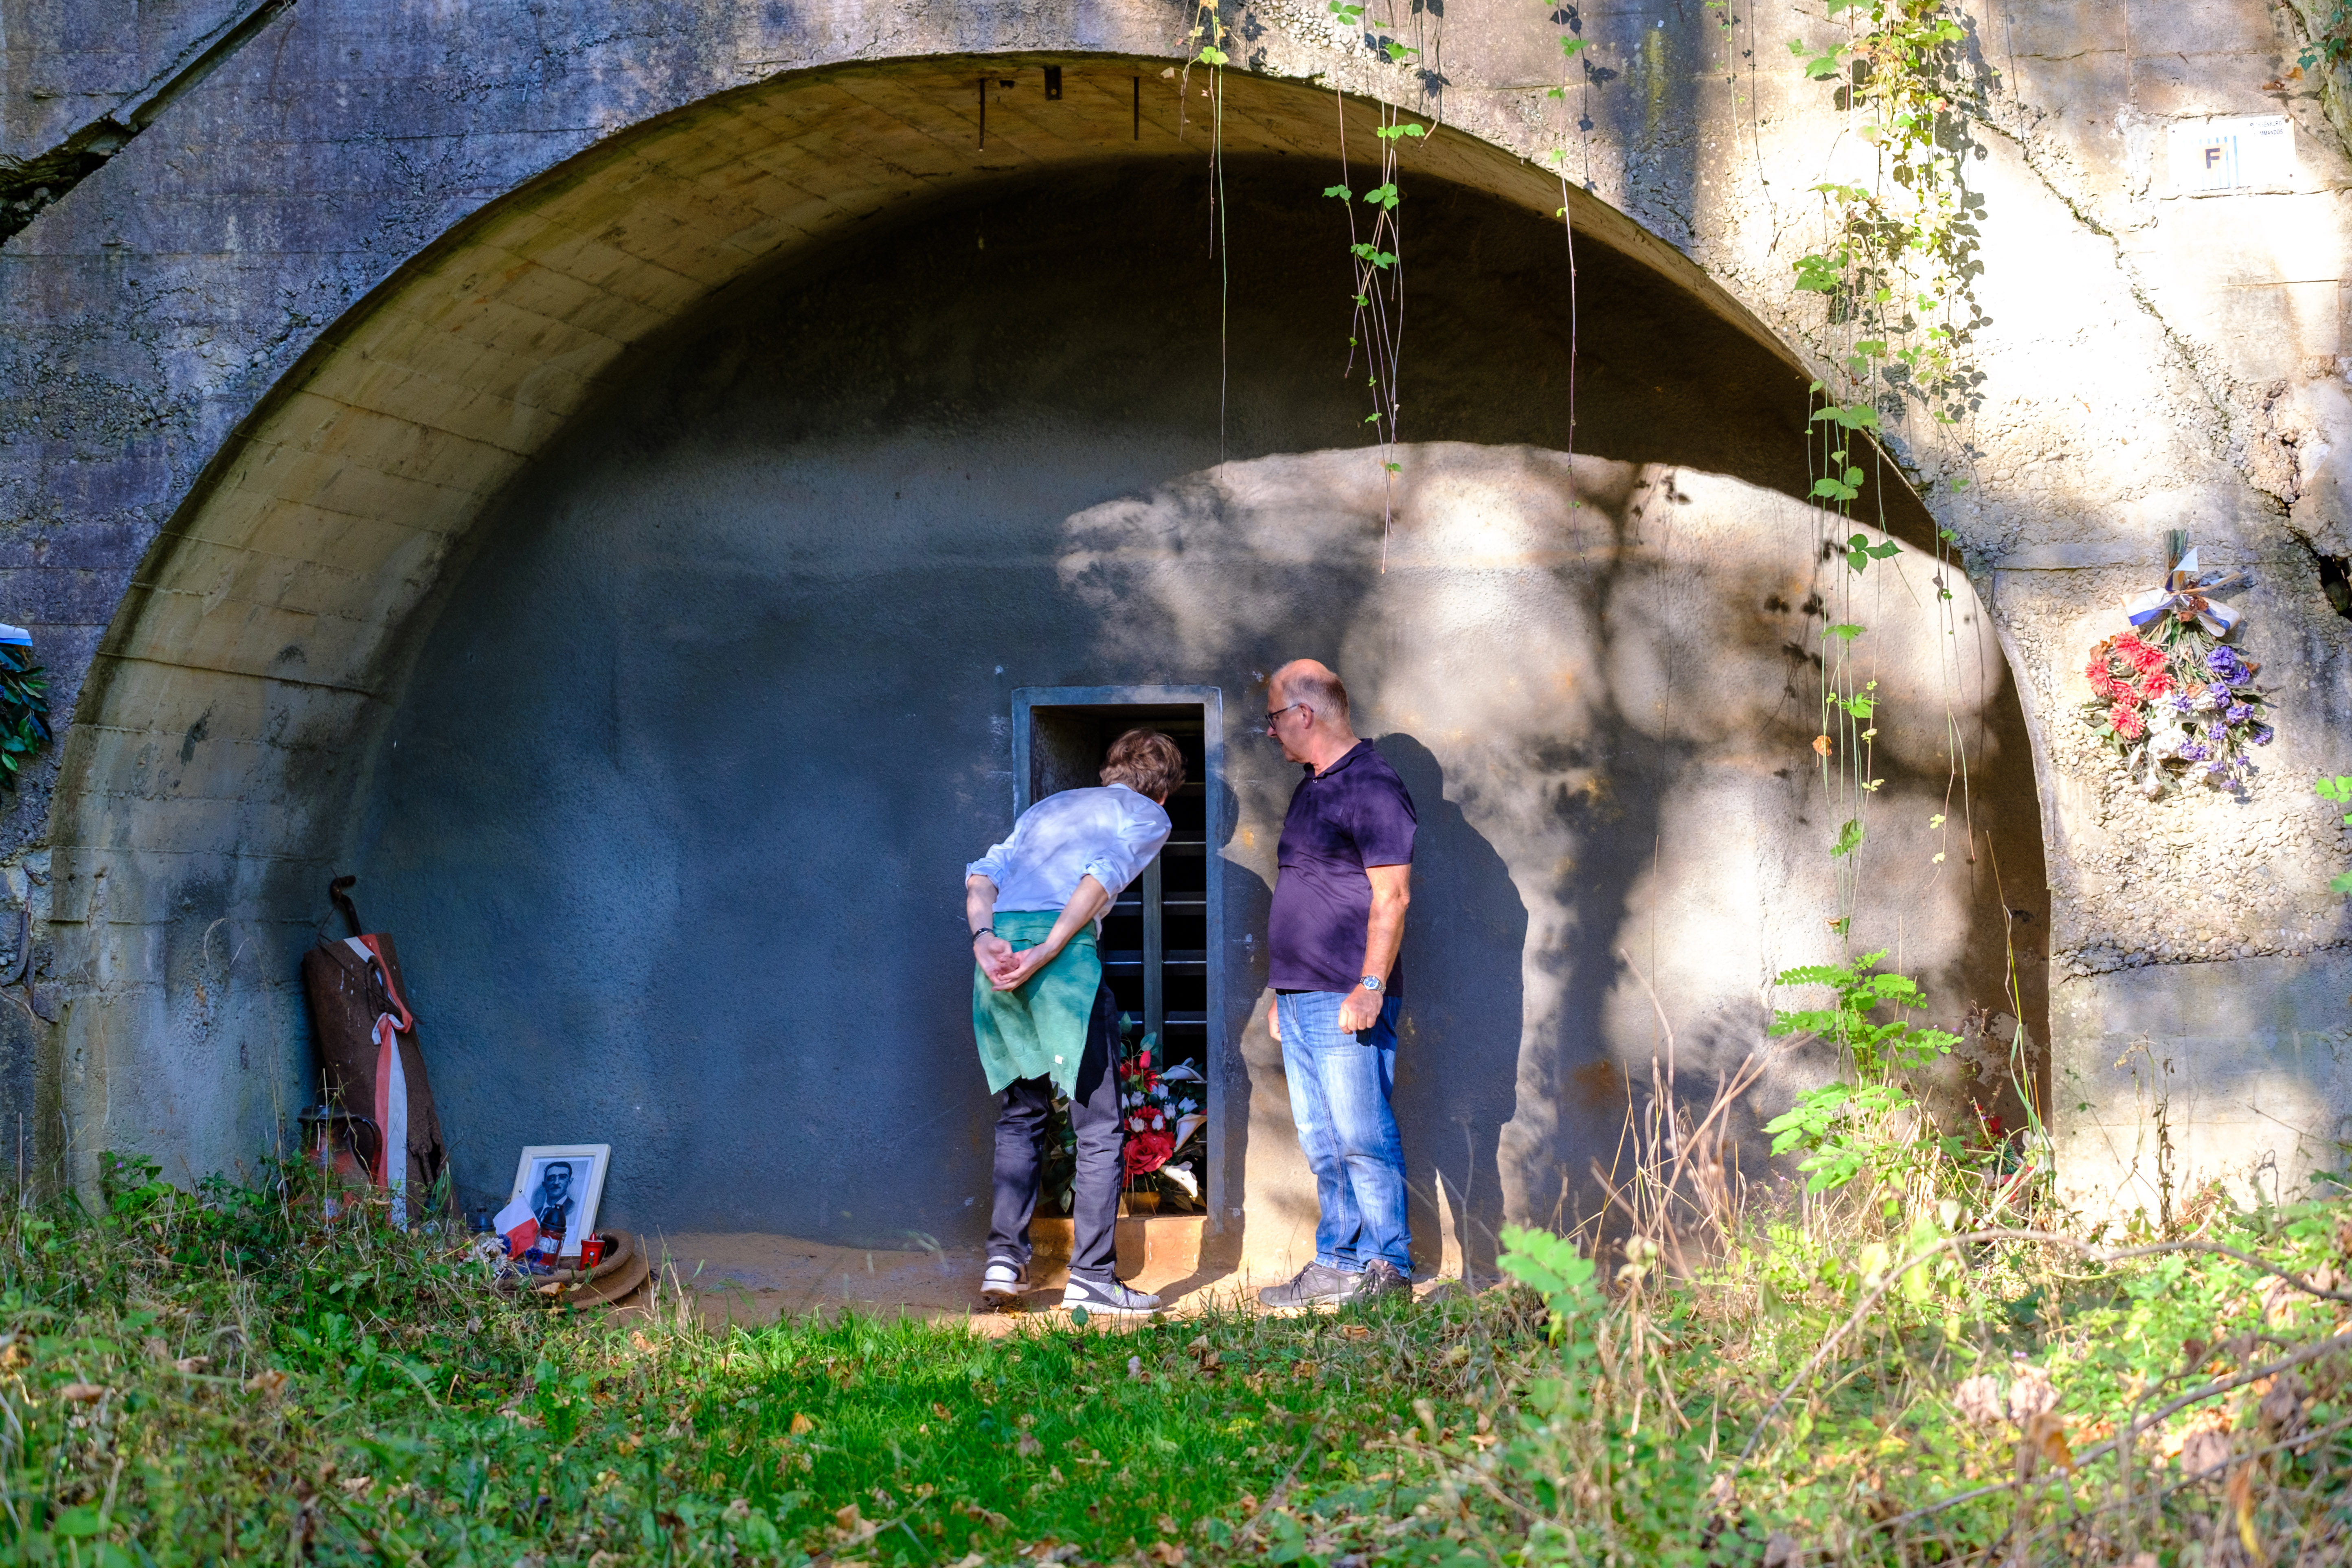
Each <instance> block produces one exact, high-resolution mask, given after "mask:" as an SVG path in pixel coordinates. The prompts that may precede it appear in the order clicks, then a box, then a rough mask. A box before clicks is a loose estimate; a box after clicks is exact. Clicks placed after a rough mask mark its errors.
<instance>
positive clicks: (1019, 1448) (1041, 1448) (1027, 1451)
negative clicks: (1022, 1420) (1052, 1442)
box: [1013, 1432, 1045, 1459]
mask: <svg viewBox="0 0 2352 1568" xmlns="http://www.w3.org/2000/svg"><path fill="white" fill-rule="evenodd" d="M1013 1452H1014V1453H1016V1454H1018V1455H1020V1456H1021V1457H1022V1458H1024V1459H1034V1458H1036V1457H1037V1456H1038V1455H1040V1454H1042V1453H1044V1452H1045V1444H1043V1443H1040V1442H1039V1441H1037V1439H1036V1437H1035V1436H1034V1435H1032V1434H1030V1433H1027V1432H1024V1433H1022V1434H1021V1436H1020V1437H1019V1438H1018V1439H1017V1440H1015V1441H1014V1443H1013Z"/></svg>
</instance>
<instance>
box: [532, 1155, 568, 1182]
mask: <svg viewBox="0 0 2352 1568" xmlns="http://www.w3.org/2000/svg"><path fill="white" fill-rule="evenodd" d="M558 1171H561V1172H562V1173H564V1174H565V1175H567V1176H568V1175H570V1174H571V1173H572V1162H571V1161H569V1160H550V1161H549V1162H548V1163H546V1164H544V1165H541V1167H540V1168H539V1179H540V1180H541V1181H542V1182H543V1181H545V1180H547V1178H548V1177H550V1176H551V1175H553V1174H555V1173H556V1172H558Z"/></svg>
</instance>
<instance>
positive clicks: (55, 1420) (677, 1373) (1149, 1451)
mask: <svg viewBox="0 0 2352 1568" xmlns="http://www.w3.org/2000/svg"><path fill="white" fill-rule="evenodd" d="M1937 1181H1938V1182H1941V1183H1943V1184H1944V1190H1957V1191H1960V1192H1962V1193H1963V1194H1964V1195H1966V1193H1967V1189H1966V1184H1965V1182H1964V1181H1962V1180H1961V1179H1959V1178H1958V1177H1955V1176H1953V1175H1952V1173H1944V1174H1943V1175H1942V1176H1938V1177H1937ZM1978 1195H1979V1196H1980V1195H1981V1194H1978ZM1941 1201H1948V1200H1942V1199H1938V1198H1936V1197H1935V1196H1934V1194H1932V1193H1930V1192H1927V1191H1925V1190H1923V1192H1922V1193H1920V1194H1913V1195H1912V1196H1910V1197H1908V1198H1906V1196H1905V1195H1904V1194H1901V1193H1890V1192H1885V1191H1881V1190H1877V1189H1872V1190H1868V1191H1858V1190H1850V1191H1849V1192H1848V1193H1846V1194H1844V1195H1843V1199H1842V1200H1841V1201H1840V1202H1836V1203H1829V1202H1822V1203H1816V1204H1815V1205H1813V1206H1812V1208H1811V1210H1810V1212H1809V1213H1808V1214H1807V1215H1806V1216H1805V1223H1804V1224H1802V1225H1798V1224H1795V1223H1793V1222H1790V1221H1774V1220H1772V1219H1771V1217H1770V1216H1769V1215H1759V1218H1758V1220H1757V1221H1756V1222H1755V1223H1749V1222H1748V1221H1747V1220H1744V1219H1727V1220H1726V1221H1725V1222H1724V1223H1723V1224H1722V1225H1721V1226H1719V1227H1718V1228H1717V1231H1716V1233H1714V1234H1713V1235H1712V1236H1710V1235H1708V1234H1707V1233H1706V1232H1705V1230H1704V1229H1703V1227H1699V1226H1692V1227H1689V1228H1687V1229H1685V1231H1682V1232H1675V1231H1673V1230H1672V1229H1671V1227H1665V1241H1666V1245H1665V1246H1664V1247H1662V1248H1660V1247H1650V1246H1645V1245H1644V1244H1643V1242H1639V1241H1637V1242H1633V1244H1632V1245H1631V1247H1628V1246H1627V1245H1625V1244H1624V1243H1616V1244H1612V1246H1611V1247H1608V1248H1606V1249H1605V1251H1606V1253H1607V1259H1606V1264H1605V1266H1604V1267H1601V1268H1598V1269H1595V1268H1594V1267H1593V1262H1592V1258H1591V1238H1590V1237H1587V1238H1585V1242H1586V1250H1585V1251H1582V1252H1580V1251H1578V1250H1577V1249H1576V1247H1573V1246H1571V1245H1570V1244H1568V1243H1564V1242H1559V1241H1557V1240H1556V1239H1555V1238H1545V1237H1540V1236H1536V1235H1530V1236H1528V1237H1517V1238H1516V1240H1517V1250H1516V1251H1514V1252H1513V1253H1512V1254H1511V1255H1510V1257H1511V1265H1512V1267H1513V1268H1515V1269H1517V1271H1518V1272H1519V1273H1521V1274H1522V1275H1524V1276H1525V1277H1526V1278H1527V1279H1528V1280H1529V1281H1530V1282H1531V1285H1532V1287H1534V1288H1531V1287H1530V1286H1529V1285H1519V1286H1513V1287H1510V1288H1507V1289H1499V1290H1495V1291H1490V1292H1487V1293H1485V1294H1483V1295H1480V1296H1476V1297H1466V1296H1457V1297H1455V1298H1454V1299H1452V1300H1446V1301H1444V1302H1440V1303H1428V1304H1423V1305H1422V1306H1420V1307H1413V1306H1411V1305H1409V1304H1398V1303H1394V1302H1383V1303H1381V1304H1379V1305H1378V1306H1377V1307H1376V1308H1374V1309H1371V1310H1366V1311H1362V1312H1348V1313H1342V1314H1339V1315H1337V1316H1331V1317H1320V1318H1303V1319H1288V1320H1281V1319H1270V1318H1264V1317H1258V1316H1255V1315H1247V1314H1237V1313H1224V1314H1218V1313H1210V1314H1206V1315H1203V1316H1201V1317H1197V1318H1189V1319H1185V1320H1182V1321H1173V1322H1169V1323H1164V1324H1160V1325H1155V1326H1151V1327H1148V1328H1142V1329H1138V1330H1134V1331H1103V1330H1101V1329H1100V1328H1099V1327H1097V1328H1096V1329H1094V1330H1092V1331H1077V1330H1076V1329H1074V1328H1073V1327H1072V1326H1071V1325H1069V1324H1068V1323H1067V1322H1066V1321H1064V1320H1062V1319H1060V1318H1059V1317H1058V1316H1047V1317H1043V1318H1041V1319H1039V1320H1038V1321H1035V1322H1034V1323H1031V1324H1026V1325H1024V1326H1023V1327H1022V1328H1021V1329H1020V1330H1019V1331H1016V1332H1014V1333H1013V1334H1011V1335H1009V1336H1006V1337H1003V1338H990V1337H987V1336H982V1335H976V1334H972V1333H970V1332H967V1331H964V1330H963V1329H961V1327H960V1326H957V1325H933V1324H925V1323H921V1322H914V1321H901V1322H881V1321H873V1320H869V1319H862V1318H857V1317H852V1316H843V1317H838V1318H833V1319H827V1320H808V1321H795V1322H786V1323H782V1324H779V1325H776V1326H775V1327H772V1328H769V1329H763V1330H758V1331H744V1330H741V1329H733V1330H729V1331H723V1332H713V1331H706V1330H705V1329H703V1328H701V1327H700V1326H699V1325H698V1322H697V1321H695V1320H693V1319H692V1318H691V1317H690V1316H689V1315H688V1314H687V1313H685V1312H683V1311H681V1310H678V1303H677V1300H676V1299H675V1297H672V1298H669V1299H668V1300H667V1301H666V1302H665V1303H664V1304H663V1306H662V1309H661V1310H658V1311H656V1313H655V1314H654V1315H653V1316H652V1317H650V1318H643V1317H641V1318H637V1319H634V1320H618V1321H616V1320H613V1319H605V1318H591V1317H584V1316H583V1317H573V1316H572V1315H570V1314H568V1313H564V1312H560V1311H550V1310H546V1309H545V1308H543V1307H540V1306H535V1305H533V1304H532V1303H531V1301H530V1299H529V1298H520V1299H517V1298H511V1297H508V1296H502V1295H500V1294H499V1293H498V1292H497V1291H495V1290H493V1289H490V1288H489V1287H488V1284H487V1283H486V1282H485V1280H484V1279H482V1277H481V1271H480V1266H479V1265H478V1263H476V1262H474V1261H473V1260H472V1259H470V1258H468V1257H467V1255H466V1253H465V1251H464V1248H463V1247H461V1246H457V1245H453V1242H452V1240H451V1238H446V1237H439V1236H436V1235H435V1234H433V1233H430V1232H427V1231H425V1230H421V1229H420V1230H415V1231H410V1232H406V1233H403V1232H398V1231H394V1230H392V1229H390V1228H389V1227H387V1226H383V1225H382V1224H381V1223H379V1222H377V1221H376V1220H375V1219H373V1218H362V1220H360V1221H359V1222H357V1223H352V1222H344V1223H340V1224H337V1225H334V1226H327V1225H324V1224H321V1223H320V1222H318V1221H317V1220H316V1219H315V1217H314V1211H313V1210H311V1209H310V1207H309V1206H307V1205H305V1204H303V1203H302V1202H301V1201H300V1198H299V1192H295V1193H289V1192H284V1191H276V1192H272V1191H262V1192H256V1191H239V1190H236V1189H232V1188H228V1187H226V1186H219V1185H215V1186H214V1187H212V1188H210V1189H208V1190H207V1191H206V1192H205V1193H204V1194H194V1195H191V1194H179V1193H174V1192H173V1191H172V1190H171V1189H169V1188H167V1187H164V1186H163V1185H161V1184H157V1183H155V1182H153V1181H152V1178H150V1177H148V1176H147V1175H146V1174H145V1173H141V1172H138V1171H135V1170H131V1171H124V1170H118V1171H117V1173H116V1177H115V1179H114V1181H113V1182H112V1183H111V1184H110V1189H109V1194H108V1198H107V1202H106V1204H105V1205H104V1207H103V1210H102V1212H98V1213H83V1212H81V1211H79V1210H77V1209H74V1208H72V1207H69V1206H68V1207H59V1208H51V1209H48V1210H44V1211H41V1212H27V1211H16V1212H15V1213H14V1214H13V1215H11V1216H10V1218H9V1220H8V1222H7V1224H6V1226H5V1235H0V1328H5V1336H0V1479H5V1508H0V1555H5V1557H6V1558H8V1559H9V1560H14V1561H20V1562H42V1563H68V1564H74V1565H76V1568H79V1565H81V1564H91V1565H94V1568H110V1565H114V1564H130V1563H229V1562H240V1563H241V1562H260V1561H267V1562H270V1563H289V1562H298V1561H303V1560H308V1561H311V1562H318V1563H436V1564H437V1563H482V1564H493V1565H495V1568H514V1565H515V1564H518V1563H520V1564H522V1565H523V1568H553V1565H554V1564H559V1563H565V1564H569V1563H580V1564H593V1565H595V1568H614V1565H616V1564H621V1563H632V1564H634V1563H663V1564H670V1563H782V1564H785V1565H787V1568H798V1565H802V1564H805V1563H809V1562H811V1561H812V1560H814V1561H819V1562H822V1563H825V1564H827V1565H828V1568H839V1565H842V1564H847V1563H870V1564H874V1565H876V1568H879V1565H881V1564H885V1563H888V1564H906V1565H910V1568H911V1565H916V1564H923V1565H930V1564H940V1565H942V1568H953V1565H961V1568H982V1564H990V1565H996V1564H1015V1563H1026V1564H1029V1565H1031V1568H1034V1565H1036V1564H1038V1563H1052V1562H1062V1561H1077V1562H1083V1563H1113V1562H1117V1563H1130V1564H1134V1565H1135V1568H1147V1565H1151V1564H1157V1565H1160V1568H1176V1565H1179V1564H1203V1565H1205V1564H1215V1563H1239V1562H1252V1563H1275V1564H1291V1563H1300V1564H1312V1565H1315V1568H1343V1565H1344V1568H1369V1565H1371V1564H1381V1565H1392V1568H1419V1565H1423V1564H1426V1565H1427V1568H1468V1565H1469V1564H1471V1563H1496V1564H1511V1565H1513V1568H1517V1565H1520V1564H1535V1563H1625V1564H1632V1563H1642V1564H1651V1563H1692V1564H1699V1563H1706V1564H1717V1563H1720V1564H1759V1563H1769V1564H1772V1565H1773V1568H1782V1565H1788V1568H1793V1565H1795V1564H1798V1563H1819V1562H1826V1561H1831V1560H1837V1561H1849V1562H1885V1563H1929V1562H1944V1563H1958V1562H1982V1563H2011V1562H2018V1563H2045V1562H2047V1563H2095V1564H2099V1565H2100V1568H2108V1565H2111V1564H2112V1565H2118V1568H2122V1565H2129V1564H2134V1563H2139V1564H2140V1565H2141V1568H2147V1563H2148V1562H2151V1561H2152V1562H2153V1563H2155V1564H2156V1565H2157V1568H2187V1565H2189V1564H2192V1563H2193V1564H2197V1565H2198V1568H2234V1565H2236V1564H2238V1563H2247V1564H2252V1563H2263V1564H2265V1565H2268V1564H2277V1563H2318V1562H2340V1561H2345V1560H2347V1559H2352V1498H2347V1490H2346V1487H2345V1481H2344V1478H2346V1477H2347V1476H2352V1444H2347V1430H2352V1396H2347V1385H2352V1361H2347V1356H2346V1354H2345V1353H2344V1346H2343V1345H2342V1344H2341V1343H2338V1342H2336V1338H2335V1336H2337V1335H2340V1334H2343V1333H2344V1332H2345V1331H2346V1330H2347V1326H2352V1320H2347V1302H2345V1301H2340V1300H2331V1299H2329V1298H2328V1297H2327V1296H2326V1295H2325V1294H2319V1293H2315V1292H2325V1291H2327V1290H2330V1289H2337V1290H2338V1291H2339V1293H2342V1294H2347V1295H2352V1292H2347V1291H2341V1290H2340V1287H2339V1286H2338V1285H2337V1283H2336V1282H2337V1281H2338V1280H2340V1279H2343V1277H2345V1276H2346V1275H2347V1274H2352V1258H2347V1253H2352V1210H2347V1206H2346V1205H2341V1204H2312V1205H2298V1206H2295V1207H2292V1208H2285V1209H2270V1210H2259V1211H2237V1210H2232V1209H2231V1208H2229V1207H2228V1206H2227V1205H2224V1204H2222V1203H2221V1202H2220V1201H2219V1200H2218V1198H2216V1197H2212V1196H2210V1195H2209V1197H2208V1198H2207V1200H2206V1201H2204V1202H2203V1203H2202V1204H2201V1205H2197V1206H2196V1207H2195V1211H2194V1212H2195V1214H2196V1215H2197V1216H2198V1217H2196V1218H2194V1219H2193V1220H2191V1221H2189V1222H2184V1223H2183V1224H2182V1225H2180V1226H2174V1227H2172V1228H2171V1230H2170V1232H2169V1233H2168V1234H2158V1233H2155V1232H2149V1233H2147V1234H2143V1235H2131V1236H2122V1237H2101V1238H2098V1244H2097V1245H2096V1246H2093V1245H2092V1243H2091V1241H2090V1239H2089V1238H2077V1239H2074V1240H2065V1239H2059V1240H2051V1239H2037V1238H2035V1237H2031V1236H2026V1237H2021V1236H2020V1235H2018V1234H2016V1233H2015V1232H2014V1231H2011V1233H2010V1234H2005V1235H1999V1236H1993V1235H1984V1234H1976V1235H1974V1236H1973V1238H1971V1236H1970V1235H1967V1234H1963V1235H1955V1234H1953V1233H1952V1231H1951V1230H1950V1229H1949V1228H1948V1221H1946V1220H1945V1219H1944V1218H1943V1217H1942V1216H1943V1215H1945V1214H1949V1213H1950V1212H1951V1211H1949V1210H1941V1211H1939V1210H1937V1209H1936V1208H1935V1207H1933V1206H1931V1205H1932V1204H1933V1203H1935V1202H1941ZM1952 1217H1953V1218H1954V1219H1958V1218H1959V1217H1960V1216H1959V1215H1952ZM2037 1217H2038V1218H2039V1219H2040V1220H2041V1221H2042V1224H2043V1225H2044V1226H2048V1225H2050V1224H2051V1223H2053V1220H2054V1219H2055V1218H2058V1217H2063V1216H2053V1215H2046V1214H2045V1215H2039V1216H2037ZM1963 1223H1964V1222H1963ZM2009 1223H2011V1225H2012V1226H2013V1225H2014V1221H2013V1219H2011V1220H2010V1222H2009ZM1653 1228H1660V1227H1653ZM1987 1228H1988V1229H1990V1228H1992V1227H1987ZM1702 1243H1704V1244H1705V1245H1702ZM2134 1246H2137V1247H2140V1248H2142V1250H2138V1251H2137V1252H2134V1251H2132V1247H2134ZM2118 1247H2121V1248H2122V1252H2121V1253H2119V1252H2118V1251H2117V1248H2118ZM2214 1247H2223V1248H2230V1249H2234V1250H2235V1251H2237V1252H2240V1253H2242V1254H2244V1255H2245V1258H2237V1257H2231V1256H2229V1255H2228V1254H2227V1252H2224V1251H2216V1250H2212V1248H2214ZM2147 1248H2153V1250H2147ZM1678 1252H1679V1253H1684V1254H1686V1256H1687V1263H1686V1267H1685V1268H1682V1269H1681V1270H1680V1271H1679V1273H1678V1274H1677V1273H1674V1272H1673V1271H1670V1270H1669V1269H1668V1268H1666V1263H1667V1260H1668V1259H1669V1258H1673V1257H1675V1255H1676V1254H1677V1253H1678ZM2124 1253H2128V1254H2130V1255H2123V1254H2124ZM1910 1256H1917V1257H1920V1258H1923V1259H1924V1263H1923V1266H1922V1268H1918V1269H1914V1270H1910V1271H1907V1272H1906V1271H1904V1270H1902V1269H1900V1268H1899V1267H1897V1266H1898V1265H1899V1264H1900V1263H1901V1262H1902V1261H1903V1260H1904V1259H1905V1258H1906V1257H1910ZM2248 1258H2261V1259H2267V1260H2268V1262H2269V1264H2271V1265H2273V1266H2275V1267H2278V1268H2284V1269H2286V1270H2288V1271H2290V1272H2292V1273H2294V1274H2295V1275H2296V1276H2297V1278H2298V1279H2300V1280H2301V1282H2302V1283H2301V1285H2300V1286H2286V1285H2282V1284H2281V1283H2280V1282H2279V1280H2278V1279H2277V1277H2276V1275H2274V1274H2272V1273H2269V1272H2265V1271H2264V1268H2263V1267H2262V1266H2259V1265H2258V1264H2256V1263H2254V1262H2250V1261H2247V1260H2246V1259H2248ZM1825 1351H1826V1353H1824V1352H1825ZM2315 1352H2316V1353H2315ZM2298 1355H2300V1356H2303V1357H2304V1358H2305V1359H2304V1360H2302V1361H2301V1362H2300V1363H2298V1364H2296V1365H2294V1366H2292V1367H2288V1368H2285V1369H2283V1370H2279V1371H2276V1372H2272V1373H2267V1374H2263V1369H2264V1368H2266V1367H2268V1366H2271V1365H2272V1364H2273V1363H2277V1362H2280V1361H2282V1360H2284V1359H2288V1358H2293V1357H2295V1356H2298ZM1817 1360H1818V1362H1819V1364H1818V1365H1817V1366H1809V1363H1813V1362H1815V1361H1817ZM2249 1373H2255V1374H2262V1375H2255V1376H2252V1377H2249V1376H2248V1375H2247V1374H2249ZM1784 1391H1786V1393H1787V1397H1786V1399H1785V1402H1780V1403H1778V1404H1777V1405H1776V1401H1778V1400H1779V1399H1780V1395H1781V1394H1783V1392H1784ZM2184 1401H2185V1402H2184ZM2043 1404H2047V1405H2049V1406H2050V1408H2048V1409H2047V1410H2043V1409H2042V1408H2041V1405H2043ZM2173 1405H2178V1408H2168V1406H2173ZM2136 1424H2137V1425H2136ZM2120 1436H2128V1437H2129V1441H2127V1442H2119V1441H2118V1438H2119V1437H2120ZM2125 1453H2127V1454H2129V1456H2130V1457H2131V1463H2130V1465H2129V1467H2128V1468H2125V1467H2123V1466H2121V1465H2119V1464H2118V1458H2119V1457H2120V1455H2122V1454H2125ZM2143 1552H2145V1553H2148V1554H2149V1557H2148V1558H2147V1559H2143V1558H2141V1556H2140V1555H2139V1554H2140V1553H2143Z"/></svg>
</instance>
